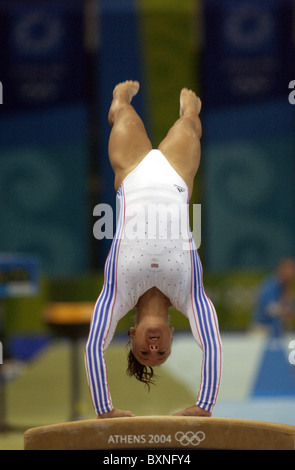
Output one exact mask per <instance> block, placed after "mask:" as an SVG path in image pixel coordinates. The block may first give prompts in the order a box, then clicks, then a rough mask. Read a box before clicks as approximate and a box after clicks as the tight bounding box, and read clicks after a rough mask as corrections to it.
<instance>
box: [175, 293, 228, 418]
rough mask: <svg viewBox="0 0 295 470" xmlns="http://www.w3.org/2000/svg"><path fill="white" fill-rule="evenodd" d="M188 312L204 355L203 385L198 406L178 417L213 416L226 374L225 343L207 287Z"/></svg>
mask: <svg viewBox="0 0 295 470" xmlns="http://www.w3.org/2000/svg"><path fill="white" fill-rule="evenodd" d="M194 298H195V300H194V302H192V304H191V306H190V309H189V311H188V317H189V321H190V325H191V330H192V333H193V336H194V339H195V340H196V342H197V344H198V345H199V346H200V348H201V349H202V352H203V361H202V366H201V384H200V389H199V393H198V397H197V400H196V403H195V404H194V405H193V406H190V407H188V408H185V409H184V410H182V411H179V412H178V413H175V414H174V415H175V416H211V415H212V411H213V408H214V406H215V403H216V400H217V396H218V393H219V387H220V381H221V371H222V343H221V339H220V333H219V327H218V320H217V315H216V312H215V308H214V306H213V305H212V303H211V301H210V300H209V299H208V298H207V296H206V294H205V291H204V289H203V286H202V287H200V289H198V294H197V295H196V296H195V297H194Z"/></svg>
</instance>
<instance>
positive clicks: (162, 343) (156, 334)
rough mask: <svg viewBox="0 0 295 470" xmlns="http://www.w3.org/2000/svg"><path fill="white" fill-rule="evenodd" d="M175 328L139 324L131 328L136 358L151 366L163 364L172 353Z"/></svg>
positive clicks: (133, 350) (130, 334)
mask: <svg viewBox="0 0 295 470" xmlns="http://www.w3.org/2000/svg"><path fill="white" fill-rule="evenodd" d="M173 330H174V329H173V328H171V327H169V325H161V326H148V325H146V324H138V325H136V326H135V327H134V328H130V331H129V336H130V338H131V344H132V352H133V354H134V356H135V357H136V359H137V360H138V361H139V362H140V363H141V364H143V365H146V366H150V367H154V366H159V365H161V364H163V363H164V362H165V361H166V360H167V359H168V357H169V356H170V353H171V344H172V336H173Z"/></svg>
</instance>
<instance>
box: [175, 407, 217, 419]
mask: <svg viewBox="0 0 295 470" xmlns="http://www.w3.org/2000/svg"><path fill="white" fill-rule="evenodd" d="M211 414H212V413H210V412H209V411H206V410H203V409H202V408H200V407H199V406H197V405H194V406H190V407H189V408H185V410H182V411H178V412H177V413H173V416H208V417H209V416H211Z"/></svg>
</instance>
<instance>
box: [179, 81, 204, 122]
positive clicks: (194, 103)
mask: <svg viewBox="0 0 295 470" xmlns="http://www.w3.org/2000/svg"><path fill="white" fill-rule="evenodd" d="M201 107H202V102H201V100H200V98H199V97H198V96H197V95H196V93H195V92H194V91H192V90H189V89H188V88H183V89H182V90H181V92H180V110H179V115H180V117H183V116H185V115H186V114H189V113H191V112H193V113H197V114H199V113H200V111H201Z"/></svg>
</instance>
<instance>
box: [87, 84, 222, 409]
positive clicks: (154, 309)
mask: <svg viewBox="0 0 295 470" xmlns="http://www.w3.org/2000/svg"><path fill="white" fill-rule="evenodd" d="M138 91H139V83H138V82H137V81H126V82H123V83H119V84H118V85H117V86H116V87H115V89H114V91H113V99H112V103H111V106H110V110H109V116H108V118H109V123H110V125H111V133H110V139H109V158H110V163H111V166H112V168H113V171H114V175H115V190H116V192H117V197H118V199H119V201H120V214H119V218H118V223H117V228H116V234H115V236H114V239H113V242H112V245H111V249H110V252H109V254H108V257H107V259H106V263H105V269H104V284H103V288H102V291H101V293H100V295H99V297H98V299H97V302H96V304H95V308H94V312H93V317H92V321H91V326H90V332H89V337H88V340H87V344H86V350H85V364H86V371H87V378H88V383H89V387H90V392H91V397H92V401H93V405H94V408H95V412H96V415H97V417H98V418H112V417H126V416H134V415H133V413H132V412H130V411H123V410H118V409H116V408H114V407H113V404H112V399H111V395H110V391H109V388H108V380H107V368H106V363H105V350H106V348H107V347H108V345H109V344H110V342H111V340H112V338H113V335H114V333H115V329H116V326H117V323H118V321H119V320H120V319H121V318H122V317H123V316H124V315H126V314H127V313H128V312H129V311H130V310H132V309H133V308H134V307H136V319H135V324H134V326H133V327H132V328H130V330H129V332H128V334H129V337H130V351H129V355H128V368H127V372H128V374H129V375H130V376H132V375H134V376H135V377H136V378H137V379H138V380H140V381H142V382H144V383H146V384H148V385H149V384H150V383H151V382H152V381H153V378H154V377H153V375H154V367H155V366H158V365H161V364H163V363H164V362H165V360H166V359H167V358H168V357H169V355H170V353H171V343H172V336H173V327H171V325H170V322H169V314H168V311H169V307H171V306H174V307H175V308H176V309H177V310H178V311H179V312H181V313H182V314H183V315H185V316H186V317H187V318H188V319H189V322H190V327H191V331H192V334H193V337H194V339H195V341H196V343H197V344H198V345H199V347H201V349H202V352H203V360H202V364H201V383H200V387H199V391H198V394H197V395H196V401H195V403H193V404H191V406H188V408H186V409H184V410H182V411H179V412H177V413H175V415H179V416H211V414H212V410H213V408H214V405H215V403H216V399H217V395H218V392H219V386H220V380H221V369H222V344H221V339H220V333H219V327H218V319H217V316H216V312H215V309H214V306H213V305H212V303H211V301H210V300H209V298H208V297H207V295H206V293H205V291H204V287H203V274H202V265H201V262H200V259H199V255H198V252H197V248H196V244H195V241H194V239H193V236H192V233H191V230H190V225H189V213H188V204H189V199H190V196H191V193H192V190H193V184H194V177H195V175H196V172H197V170H198V167H199V163H200V155H201V147H200V138H201V133H202V128H201V122H200V119H199V113H200V110H201V101H200V99H199V98H198V97H197V95H196V94H195V93H194V92H193V91H191V90H188V89H186V88H184V89H182V90H181V92H180V116H179V119H178V120H177V121H176V122H175V123H174V125H173V126H172V127H171V129H170V130H169V132H168V134H167V136H166V137H165V138H164V140H163V141H162V142H161V144H160V145H159V146H158V148H157V149H154V148H153V147H152V144H151V142H150V140H149V138H148V136H147V133H146V130H145V127H144V124H143V122H142V120H141V118H140V117H139V116H138V114H137V112H136V111H135V109H134V107H133V106H132V104H131V101H132V98H133V97H134V96H135V95H136V94H137V93H138ZM184 206H185V207H186V210H185V218H186V220H185V221H183V213H184V211H183V210H182V208H183V207H184ZM159 207H160V208H161V210H158V212H157V217H150V214H151V213H152V212H151V209H155V208H158V209H159ZM163 209H164V211H163ZM165 209H167V210H165ZM180 214H181V217H180ZM153 215H154V212H153ZM180 218H181V219H182V220H181V223H179V224H174V225H173V223H174V222H175V220H177V221H180ZM175 226H177V227H179V230H178V232H177V233H175ZM171 227H174V228H173V229H172V228H171Z"/></svg>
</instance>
